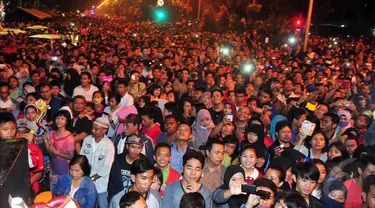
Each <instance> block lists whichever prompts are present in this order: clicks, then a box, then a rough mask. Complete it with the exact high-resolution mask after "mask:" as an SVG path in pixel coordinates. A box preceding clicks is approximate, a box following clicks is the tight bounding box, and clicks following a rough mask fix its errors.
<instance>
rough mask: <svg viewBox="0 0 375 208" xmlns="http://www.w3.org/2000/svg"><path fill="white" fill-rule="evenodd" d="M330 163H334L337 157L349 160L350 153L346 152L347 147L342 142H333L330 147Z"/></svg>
mask: <svg viewBox="0 0 375 208" xmlns="http://www.w3.org/2000/svg"><path fill="white" fill-rule="evenodd" d="M327 156H328V161H332V160H333V159H334V158H336V157H343V158H345V159H346V158H349V155H348V153H347V152H346V148H345V145H344V144H343V143H342V142H340V141H337V142H333V143H332V144H330V145H329V146H328V153H327Z"/></svg>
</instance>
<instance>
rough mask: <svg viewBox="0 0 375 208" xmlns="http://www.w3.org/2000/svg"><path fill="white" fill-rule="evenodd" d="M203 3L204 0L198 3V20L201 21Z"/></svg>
mask: <svg viewBox="0 0 375 208" xmlns="http://www.w3.org/2000/svg"><path fill="white" fill-rule="evenodd" d="M201 3H202V0H199V1H198V20H199V19H200V17H201Z"/></svg>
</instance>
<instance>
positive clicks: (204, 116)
mask: <svg viewBox="0 0 375 208" xmlns="http://www.w3.org/2000/svg"><path fill="white" fill-rule="evenodd" d="M214 127H215V125H214V122H213V121H212V119H211V114H210V112H209V111H208V110H206V109H202V110H200V111H199V112H198V116H197V119H196V121H195V124H194V125H193V133H192V134H193V140H192V141H193V147H194V148H196V149H199V147H201V146H204V145H205V144H206V142H207V140H208V137H209V136H210V133H211V130H212V129H213V128H214Z"/></svg>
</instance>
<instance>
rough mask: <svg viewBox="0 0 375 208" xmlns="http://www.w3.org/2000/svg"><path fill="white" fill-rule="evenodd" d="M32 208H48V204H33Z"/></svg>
mask: <svg viewBox="0 0 375 208" xmlns="http://www.w3.org/2000/svg"><path fill="white" fill-rule="evenodd" d="M30 208H46V203H42V202H41V203H36V204H33V205H31V207H30Z"/></svg>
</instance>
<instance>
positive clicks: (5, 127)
mask: <svg viewBox="0 0 375 208" xmlns="http://www.w3.org/2000/svg"><path fill="white" fill-rule="evenodd" d="M16 133H17V122H16V119H15V118H14V116H13V114H11V113H9V112H0V139H15V136H16Z"/></svg>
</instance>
